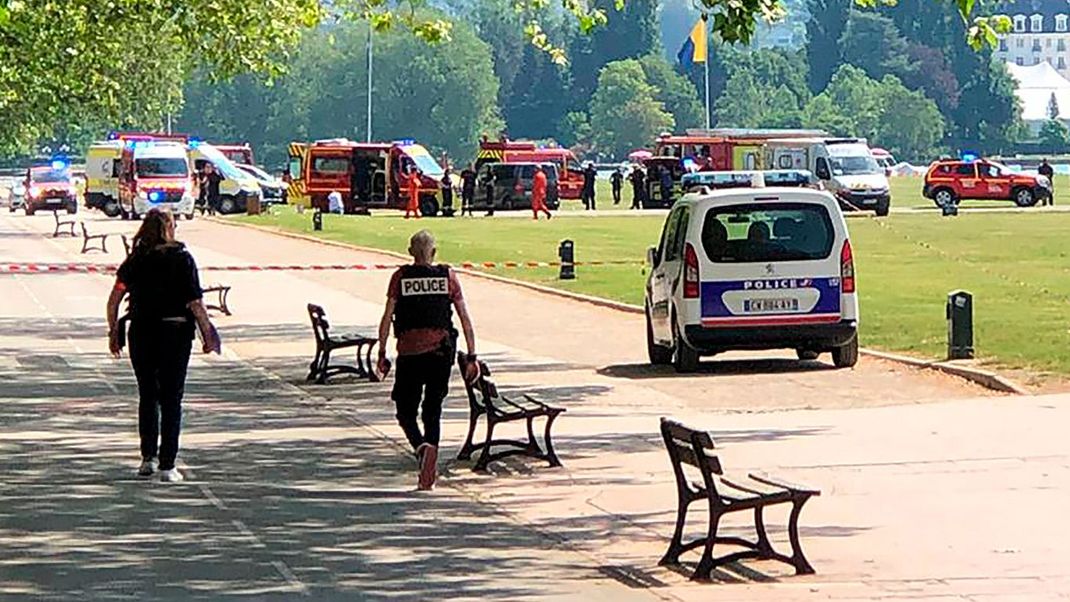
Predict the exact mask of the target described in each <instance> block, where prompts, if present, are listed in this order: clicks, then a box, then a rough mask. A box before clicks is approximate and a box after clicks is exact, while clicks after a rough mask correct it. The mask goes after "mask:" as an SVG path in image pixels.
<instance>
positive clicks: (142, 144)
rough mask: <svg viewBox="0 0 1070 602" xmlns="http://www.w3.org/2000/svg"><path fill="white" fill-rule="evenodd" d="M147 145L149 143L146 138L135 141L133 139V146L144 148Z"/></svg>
mask: <svg viewBox="0 0 1070 602" xmlns="http://www.w3.org/2000/svg"><path fill="white" fill-rule="evenodd" d="M148 145H149V143H148V141H146V140H136V141H134V148H145V147H146V146H148Z"/></svg>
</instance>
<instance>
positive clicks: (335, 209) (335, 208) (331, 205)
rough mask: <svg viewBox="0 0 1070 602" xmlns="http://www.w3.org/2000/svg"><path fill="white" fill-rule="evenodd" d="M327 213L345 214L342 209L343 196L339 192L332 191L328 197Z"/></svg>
mask: <svg viewBox="0 0 1070 602" xmlns="http://www.w3.org/2000/svg"><path fill="white" fill-rule="evenodd" d="M327 211H328V212H329V213H343V212H344V210H343V208H342V195H341V193H339V192H338V191H337V190H332V191H331V194H328V195H327Z"/></svg>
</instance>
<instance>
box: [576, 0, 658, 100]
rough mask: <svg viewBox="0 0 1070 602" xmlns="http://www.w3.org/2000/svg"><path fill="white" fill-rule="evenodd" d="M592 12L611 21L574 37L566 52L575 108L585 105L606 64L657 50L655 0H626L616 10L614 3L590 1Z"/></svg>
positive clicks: (609, 1) (605, 0)
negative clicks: (570, 66) (568, 50)
mask: <svg viewBox="0 0 1070 602" xmlns="http://www.w3.org/2000/svg"><path fill="white" fill-rule="evenodd" d="M592 4H593V5H594V6H595V7H596V10H602V11H605V12H611V14H612V18H611V19H610V20H609V21H608V22H607V23H606V24H604V25H602V26H599V27H596V28H595V29H594V30H593V31H592V32H591V35H588V36H575V37H574V38H573V40H572V46H571V49H570V52H569V60H570V62H571V64H572V96H573V100H574V101H575V102H576V103H577V105H576V106H578V107H582V106H586V104H587V102H588V100H589V99H590V98H591V94H592V93H593V92H594V89H595V85H596V83H597V81H598V78H599V77H600V73H601V69H602V67H604V66H605V65H606V64H607V63H610V62H613V61H618V60H622V59H632V58H639V57H642V56H645V55H647V54H651V53H653V52H655V51H657V50H658V49H659V48H660V43H659V41H658V15H657V8H658V0H627V1H626V2H624V3H622V7H623V8H622V9H621V10H617V9H616V4H617V0H593V2H592Z"/></svg>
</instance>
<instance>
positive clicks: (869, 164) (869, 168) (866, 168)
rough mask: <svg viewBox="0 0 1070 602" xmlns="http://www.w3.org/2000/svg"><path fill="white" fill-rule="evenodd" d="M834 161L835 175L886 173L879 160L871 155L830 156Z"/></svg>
mask: <svg viewBox="0 0 1070 602" xmlns="http://www.w3.org/2000/svg"><path fill="white" fill-rule="evenodd" d="M829 160H830V161H831V162H832V175H834V176H864V175H867V174H879V173H884V172H883V171H882V170H881V166H880V165H878V164H877V160H876V159H874V158H873V157H871V156H869V155H854V156H848V157H829Z"/></svg>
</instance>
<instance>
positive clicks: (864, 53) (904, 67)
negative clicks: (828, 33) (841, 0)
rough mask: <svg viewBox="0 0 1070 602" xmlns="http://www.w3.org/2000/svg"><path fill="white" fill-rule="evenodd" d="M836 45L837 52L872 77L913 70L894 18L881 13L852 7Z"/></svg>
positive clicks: (898, 74) (903, 39)
mask: <svg viewBox="0 0 1070 602" xmlns="http://www.w3.org/2000/svg"><path fill="white" fill-rule="evenodd" d="M839 46H840V56H842V57H844V59H845V60H847V62H849V63H851V64H852V65H854V66H856V67H861V68H862V70H863V71H865V72H866V75H868V76H870V77H872V78H874V79H880V78H882V77H884V76H885V75H887V74H889V73H890V74H892V75H896V76H902V75H903V74H905V73H908V72H910V71H912V70H913V66H912V65H911V63H910V62H909V57H908V54H907V40H906V38H904V37H903V36H902V35H900V34H899V29H898V28H896V26H895V22H893V21H892V20H891V19H890V18H888V17H885V16H883V15H879V14H876V13H872V12H863V11H859V10H852V11H851V12H850V14H849V16H848V18H847V26H846V27H845V28H844V31H843V36H842V37H841V38H840V43H839Z"/></svg>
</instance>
